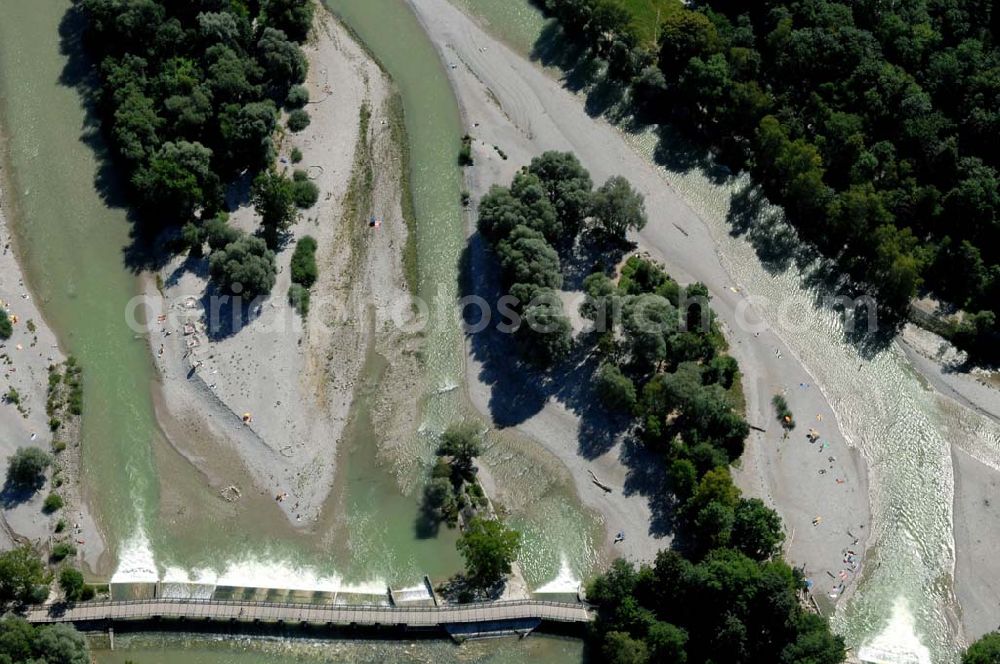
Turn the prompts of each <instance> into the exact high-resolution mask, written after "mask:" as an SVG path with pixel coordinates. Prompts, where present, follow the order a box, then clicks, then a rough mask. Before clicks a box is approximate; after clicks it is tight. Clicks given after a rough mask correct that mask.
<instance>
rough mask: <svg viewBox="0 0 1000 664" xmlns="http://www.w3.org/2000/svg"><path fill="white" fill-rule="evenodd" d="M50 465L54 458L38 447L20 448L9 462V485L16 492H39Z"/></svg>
mask: <svg viewBox="0 0 1000 664" xmlns="http://www.w3.org/2000/svg"><path fill="white" fill-rule="evenodd" d="M50 465H52V457H51V456H49V455H48V454H47V453H45V452H43V451H42V450H40V449H38V448H37V447H19V448H17V451H16V452H14V454H12V455H11V457H10V459H9V460H8V462H7V484H8V486H10V487H11V488H13V489H16V490H22V491H31V492H34V491H37V490H38V488H39V487H41V486H42V484H43V483H44V482H45V471H46V470H47V469H48V467H49V466H50Z"/></svg>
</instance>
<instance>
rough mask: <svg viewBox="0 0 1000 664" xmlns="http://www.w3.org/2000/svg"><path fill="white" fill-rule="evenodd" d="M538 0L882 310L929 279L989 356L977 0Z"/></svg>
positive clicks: (989, 175) (997, 250)
mask: <svg viewBox="0 0 1000 664" xmlns="http://www.w3.org/2000/svg"><path fill="white" fill-rule="evenodd" d="M536 2H537V3H538V4H540V5H541V6H542V7H543V8H544V9H545V10H546V11H547V12H548V13H549V14H551V15H553V16H555V17H556V18H557V19H558V20H559V22H560V24H561V26H562V28H563V30H564V31H565V33H566V34H567V35H568V36H569V37H570V38H571V39H573V40H575V41H577V42H578V43H580V44H582V45H583V46H585V47H587V48H588V49H590V51H591V52H592V53H593V54H595V55H596V56H597V57H599V58H602V59H604V60H606V61H607V64H608V69H607V72H608V76H609V78H611V79H612V80H615V81H617V82H618V83H619V84H620V85H621V86H622V89H623V90H627V93H625V94H628V95H630V100H631V102H633V106H634V108H635V110H636V113H637V115H638V116H639V117H640V118H641V119H643V120H645V121H650V122H658V123H662V122H667V123H670V124H671V125H673V126H675V127H678V128H681V129H682V130H683V131H685V133H686V134H687V135H688V136H690V137H692V138H694V139H696V140H697V141H698V142H700V143H702V144H705V145H707V146H708V147H710V148H711V149H712V150H713V151H714V153H715V154H716V155H717V158H718V159H719V160H720V161H721V162H723V163H725V164H726V165H728V166H730V167H731V168H733V169H737V170H738V169H749V171H750V172H751V174H752V175H753V177H754V178H755V180H756V182H758V183H759V184H760V185H761V186H762V188H763V190H764V191H765V193H766V194H767V196H768V197H769V198H770V200H772V201H773V202H775V203H778V204H780V205H782V206H783V207H784V209H785V212H786V215H787V217H788V219H789V220H790V222H791V223H792V224H793V225H794V226H795V227H796V228H797V229H798V231H799V234H800V235H801V236H802V237H803V238H804V239H806V240H808V241H809V242H811V243H813V244H814V245H815V246H816V247H818V248H819V249H820V250H821V251H822V252H823V253H824V254H825V255H826V256H829V257H831V258H834V259H836V260H837V261H838V263H839V264H840V265H841V266H842V268H843V269H844V270H845V271H846V272H848V273H849V274H850V275H851V276H852V277H853V278H854V281H855V283H856V284H858V285H859V286H860V287H861V288H863V289H866V290H871V291H873V292H874V293H876V294H877V296H878V299H879V302H880V305H881V307H882V311H883V313H884V314H890V316H891V317H892V318H893V320H895V321H901V320H903V319H905V316H906V314H907V311H908V305H909V302H910V301H911V299H912V298H913V297H914V296H915V295H918V294H924V293H927V294H930V295H932V296H935V297H937V298H940V299H941V300H943V301H945V302H948V303H950V304H952V305H954V306H956V307H959V308H961V309H962V310H964V311H965V312H967V313H966V314H965V315H964V317H963V319H962V320H961V322H955V323H953V324H952V325H951V326H950V327H949V329H947V330H945V332H946V333H948V334H949V335H950V336H951V337H952V339H953V340H954V341H955V342H956V343H957V344H958V345H959V346H960V347H963V348H965V349H966V350H968V351H969V352H970V354H971V355H972V356H973V357H974V358H976V359H980V360H986V361H997V360H1000V326H998V324H997V320H996V318H997V315H998V314H1000V188H998V184H1000V181H998V175H997V168H998V159H1000V145H998V141H1000V51H998V49H997V45H996V43H995V42H994V41H993V39H994V36H993V35H994V32H995V28H996V22H997V14H998V12H996V11H995V10H994V6H993V3H991V2H983V1H982V0H902V1H901V2H896V3H892V4H889V5H886V4H884V3H878V2H872V1H870V0H862V1H860V2H851V3H848V2H837V1H835V0H798V1H795V2H777V1H774V0H765V1H762V2H753V3H738V2H731V1H730V0H710V1H708V2H696V3H692V4H690V5H688V6H685V5H682V4H681V3H680V2H676V3H674V2H666V1H664V2H659V3H656V4H657V5H658V6H659V7H660V9H659V11H658V13H657V14H655V18H652V17H651V16H650V12H649V11H645V10H644V12H643V13H642V14H641V15H640V14H639V13H636V12H635V10H634V9H633V7H632V5H633V4H635V3H632V2H629V0H536ZM651 21H652V22H655V23H656V24H655V25H653V26H650V25H649V23H650V22H651ZM651 28H652V29H651ZM650 35H652V37H650Z"/></svg>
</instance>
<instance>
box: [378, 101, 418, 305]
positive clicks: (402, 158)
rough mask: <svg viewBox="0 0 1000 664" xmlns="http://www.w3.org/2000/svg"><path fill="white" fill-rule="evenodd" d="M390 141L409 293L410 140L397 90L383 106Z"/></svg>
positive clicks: (413, 254)
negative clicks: (393, 150) (396, 153)
mask: <svg viewBox="0 0 1000 664" xmlns="http://www.w3.org/2000/svg"><path fill="white" fill-rule="evenodd" d="M386 110H387V112H388V113H387V114H388V116H389V127H390V129H391V130H392V142H393V144H394V145H395V146H396V149H397V150H399V192H400V193H399V205H400V208H401V209H402V211H403V221H404V222H405V223H406V246H405V247H403V276H404V277H405V278H406V286H407V288H408V289H409V291H410V292H411V293H415V292H417V279H418V277H419V273H418V271H417V238H416V230H417V213H416V210H415V208H414V205H413V186H412V183H411V182H410V143H409V141H408V140H407V136H406V117H405V114H404V111H403V99H402V97H400V96H399V94H398V93H395V92H394V93H393V94H392V96H391V97H389V101H388V103H387V105H386Z"/></svg>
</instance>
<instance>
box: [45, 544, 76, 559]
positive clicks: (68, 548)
mask: <svg viewBox="0 0 1000 664" xmlns="http://www.w3.org/2000/svg"><path fill="white" fill-rule="evenodd" d="M75 555H76V547H75V546H73V545H72V544H70V543H69V542H59V543H58V544H56V545H55V546H53V547H52V553H51V554H50V557H51V558H52V560H54V561H56V562H59V561H60V560H63V559H64V558H68V557H69V556H75Z"/></svg>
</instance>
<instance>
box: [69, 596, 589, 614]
mask: <svg viewBox="0 0 1000 664" xmlns="http://www.w3.org/2000/svg"><path fill="white" fill-rule="evenodd" d="M164 604H176V605H196V606H238V607H251V606H259V607H269V608H280V607H286V608H289V609H302V608H314V609H349V610H351V611H373V612H374V611H393V612H400V613H406V612H427V611H438V612H447V611H456V610H462V609H488V608H493V607H497V608H501V607H521V606H550V607H554V608H562V609H585V610H590V609H593V608H594V607H593V606H592V605H590V604H587V603H584V602H555V601H551V600H545V599H511V600H491V601H490V600H488V601H480V602H465V603H462V604H442V605H440V606H393V605H390V604H333V603H330V602H269V601H267V600H238V599H201V598H191V599H185V598H182V597H163V598H159V599H120V600H98V601H93V602H80V603H77V604H67V605H65V607H66V608H67V609H73V608H95V609H97V608H112V607H119V606H142V605H164Z"/></svg>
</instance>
